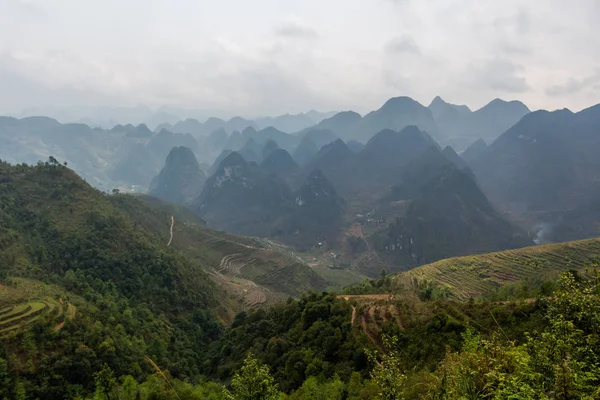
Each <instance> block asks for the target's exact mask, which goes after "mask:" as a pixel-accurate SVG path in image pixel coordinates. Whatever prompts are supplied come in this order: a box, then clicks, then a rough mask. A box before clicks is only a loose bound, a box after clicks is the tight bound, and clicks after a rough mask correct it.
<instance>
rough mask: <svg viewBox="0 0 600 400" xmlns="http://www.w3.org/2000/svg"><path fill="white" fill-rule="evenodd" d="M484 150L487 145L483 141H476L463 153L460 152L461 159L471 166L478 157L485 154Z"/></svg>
mask: <svg viewBox="0 0 600 400" xmlns="http://www.w3.org/2000/svg"><path fill="white" fill-rule="evenodd" d="M486 149H487V144H486V143H485V140H483V139H477V140H476V141H474V142H473V143H471V144H470V145H469V147H467V148H466V149H465V151H463V152H462V154H461V157H462V159H463V160H465V161H466V162H467V163H468V164H469V165H471V163H474V162H477V160H478V159H479V157H481V156H482V155H483V154H484V153H485V150H486Z"/></svg>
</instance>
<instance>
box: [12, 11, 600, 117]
mask: <svg viewBox="0 0 600 400" xmlns="http://www.w3.org/2000/svg"><path fill="white" fill-rule="evenodd" d="M598 21H600V2H598V1H594V0H578V1H574V2H564V1H560V0H551V1H528V2H522V1H516V0H511V1H503V2H498V1H479V0H477V1H475V0H471V1H463V0H461V1H441V0H440V1H427V2H424V1H416V0H412V1H411V0H396V1H392V0H370V1H367V0H327V1H317V0H301V1H300V0H298V1H291V0H286V1H275V0H261V1H255V2H247V1H232V0H223V1H219V2H208V1H193V0H180V1H176V2H173V1H164V0H144V1H142V0H126V1H124V0H120V1H116V0H102V1H95V0H94V1H92V0H90V1H75V0H52V1H50V0H48V1H42V0H39V1H36V0H0V113H2V114H10V113H18V112H20V111H21V110H23V109H25V108H32V107H34V108H35V107H37V108H44V107H50V106H52V107H73V106H79V107H81V106H133V105H137V104H145V105H149V106H151V107H160V106H169V107H180V108H185V109H202V110H214V112H215V114H221V115H229V116H230V115H238V114H239V115H244V116H257V115H275V114H280V113H287V112H290V113H297V112H302V111H307V110H309V109H313V108H316V109H319V110H344V109H353V110H356V111H358V112H365V111H367V110H370V109H374V108H375V107H377V106H379V105H380V104H381V103H383V102H384V101H385V100H386V99H387V98H389V97H392V96H397V95H407V96H411V97H413V98H415V99H416V100H418V101H420V102H422V103H424V104H427V103H429V102H430V101H431V99H432V98H433V97H434V96H436V95H441V96H442V97H443V98H444V99H445V100H447V101H450V102H454V103H459V104H467V105H469V106H470V107H471V108H477V107H480V106H482V105H483V104H485V103H487V102H488V101H489V100H491V99H493V98H495V97H500V98H504V99H507V100H510V99H516V98H518V99H519V100H522V101H523V102H525V103H526V104H527V105H529V106H530V107H531V108H532V109H536V108H546V109H555V108H563V107H565V106H566V107H569V108H571V109H573V110H579V109H582V108H584V107H587V106H589V105H591V104H593V103H594V102H597V100H598V98H600V51H599V50H598V49H600V24H598Z"/></svg>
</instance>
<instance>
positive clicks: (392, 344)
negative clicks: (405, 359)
mask: <svg viewBox="0 0 600 400" xmlns="http://www.w3.org/2000/svg"><path fill="white" fill-rule="evenodd" d="M382 339H383V346H384V348H385V352H383V353H381V354H378V352H375V351H368V352H367V356H368V357H369V361H371V362H372V363H374V364H375V367H374V368H373V371H371V379H372V380H373V382H374V383H375V384H376V385H377V387H378V388H379V390H378V395H379V398H380V399H384V400H400V399H403V398H404V397H403V394H402V393H403V392H404V384H405V381H406V376H405V375H404V373H403V372H402V367H401V365H402V361H401V359H400V354H399V352H398V350H397V348H398V338H397V337H396V336H392V337H390V336H387V335H383V338H382Z"/></svg>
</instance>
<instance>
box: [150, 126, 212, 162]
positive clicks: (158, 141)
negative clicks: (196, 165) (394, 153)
mask: <svg viewBox="0 0 600 400" xmlns="http://www.w3.org/2000/svg"><path fill="white" fill-rule="evenodd" d="M178 146H184V147H187V148H189V149H190V150H192V152H194V153H196V152H198V151H199V150H200V146H198V142H197V141H196V139H194V137H193V136H192V135H190V134H189V133H187V134H182V133H173V132H169V131H166V130H164V129H163V130H161V131H160V132H159V133H158V134H157V135H156V136H154V137H152V138H151V139H150V141H149V142H148V143H147V144H146V148H147V149H148V151H149V152H151V153H152V154H153V155H154V156H155V157H156V158H157V159H159V160H164V159H165V158H166V157H167V155H168V154H169V152H170V151H171V149H172V148H173V147H178Z"/></svg>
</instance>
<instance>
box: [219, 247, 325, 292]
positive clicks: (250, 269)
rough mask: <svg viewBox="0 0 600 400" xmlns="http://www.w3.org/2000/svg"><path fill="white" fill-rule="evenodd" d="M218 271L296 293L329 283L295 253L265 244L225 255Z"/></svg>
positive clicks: (278, 289) (282, 290)
mask: <svg viewBox="0 0 600 400" xmlns="http://www.w3.org/2000/svg"><path fill="white" fill-rule="evenodd" d="M216 271H217V272H218V273H221V274H223V275H227V276H230V277H236V278H240V279H244V280H248V281H252V282H255V283H257V284H258V285H262V286H265V287H267V288H271V289H273V290H275V291H279V292H283V293H287V294H294V295H299V294H301V293H303V292H305V291H307V290H310V289H319V288H323V287H324V286H325V285H324V282H323V280H322V279H321V278H320V277H319V276H318V275H317V274H315V273H314V272H313V271H312V270H310V269H309V268H306V266H305V265H304V264H301V263H300V262H299V261H298V260H297V259H296V258H295V257H293V256H291V255H287V254H282V253H280V252H278V251H275V250H271V249H265V248H256V249H252V251H247V252H243V253H233V254H229V255H227V256H225V257H223V258H222V259H221V262H220V265H219V267H218V268H216Z"/></svg>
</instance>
